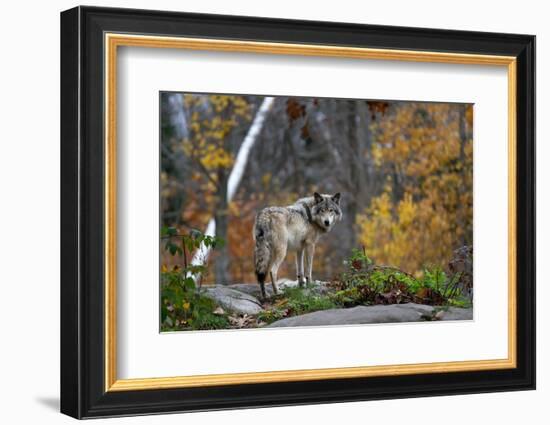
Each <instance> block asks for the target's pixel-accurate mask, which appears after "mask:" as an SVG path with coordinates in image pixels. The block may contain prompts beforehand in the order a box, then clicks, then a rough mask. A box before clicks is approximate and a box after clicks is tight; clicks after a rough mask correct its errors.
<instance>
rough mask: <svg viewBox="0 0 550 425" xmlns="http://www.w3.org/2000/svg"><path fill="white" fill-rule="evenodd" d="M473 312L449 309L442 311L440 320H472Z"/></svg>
mask: <svg viewBox="0 0 550 425" xmlns="http://www.w3.org/2000/svg"><path fill="white" fill-rule="evenodd" d="M473 318H474V311H473V309H471V308H459V307H450V308H449V309H448V310H444V311H442V317H441V320H472V319H473Z"/></svg>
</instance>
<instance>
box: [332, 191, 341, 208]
mask: <svg viewBox="0 0 550 425" xmlns="http://www.w3.org/2000/svg"><path fill="white" fill-rule="evenodd" d="M332 200H333V201H334V203H335V204H336V205H340V192H338V193H337V194H336V195H334V196H333V197H332Z"/></svg>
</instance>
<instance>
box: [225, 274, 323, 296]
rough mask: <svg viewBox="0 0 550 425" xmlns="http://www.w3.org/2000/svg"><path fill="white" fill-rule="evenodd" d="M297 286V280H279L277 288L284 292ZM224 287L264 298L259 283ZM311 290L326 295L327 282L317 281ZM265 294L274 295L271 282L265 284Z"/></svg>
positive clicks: (235, 284) (311, 286)
mask: <svg viewBox="0 0 550 425" xmlns="http://www.w3.org/2000/svg"><path fill="white" fill-rule="evenodd" d="M296 286H298V281H297V280H290V279H279V280H278V281H277V288H279V291H283V290H284V289H285V288H295V287H296ZM222 287H225V288H231V289H235V290H237V291H240V292H244V293H245V294H248V295H252V296H253V297H256V298H258V299H260V298H261V296H262V294H261V291H260V285H259V284H257V283H234V284H232V285H227V286H222ZM309 289H310V290H311V291H312V292H315V293H318V294H325V293H326V292H328V289H327V287H326V282H321V281H315V282H314V283H312V284H311V285H310V288H309ZM265 292H266V294H267V296H268V297H271V296H272V295H273V286H272V285H271V281H269V282H266V283H265Z"/></svg>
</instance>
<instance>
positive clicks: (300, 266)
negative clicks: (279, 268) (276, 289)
mask: <svg viewBox="0 0 550 425" xmlns="http://www.w3.org/2000/svg"><path fill="white" fill-rule="evenodd" d="M296 278H297V280H298V285H299V286H300V287H303V286H304V282H305V276H304V249H303V248H300V249H299V250H298V251H297V252H296Z"/></svg>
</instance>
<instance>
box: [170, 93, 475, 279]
mask: <svg viewBox="0 0 550 425" xmlns="http://www.w3.org/2000/svg"><path fill="white" fill-rule="evenodd" d="M262 100H263V97H262V96H245V95H242V96H241V95H238V96H237V95H235V96H233V95H199V94H181V93H163V94H162V96H161V106H162V111H161V125H162V131H161V176H160V183H161V225H162V226H168V227H170V226H171V227H176V228H178V229H181V231H185V232H187V231H189V230H191V229H199V230H201V231H204V230H205V229H206V227H207V225H208V222H209V220H211V219H215V222H216V236H218V237H219V238H221V239H223V240H224V241H225V242H226V243H225V244H224V245H223V247H220V248H219V249H217V250H216V252H213V253H212V254H211V258H210V259H209V262H210V264H212V269H213V270H212V272H211V273H209V275H208V277H207V278H206V280H205V284H209V283H236V282H255V276H254V270H253V261H252V253H253V239H252V226H253V223H254V217H255V215H256V213H257V212H258V211H259V210H260V209H261V208H263V207H265V206H268V205H288V204H291V203H293V202H294V201H296V200H297V199H298V198H300V197H303V196H309V195H311V194H312V193H313V191H319V192H324V193H335V192H341V193H342V205H343V209H344V219H343V221H342V222H341V223H339V224H338V227H337V228H336V229H335V230H334V231H333V232H332V233H331V234H330V235H328V236H327V237H325V238H323V239H322V240H321V241H320V242H319V244H318V246H317V248H316V251H315V254H316V255H315V258H314V267H313V269H314V275H315V276H314V277H316V278H318V279H325V280H329V279H332V278H333V277H334V276H337V275H339V274H340V273H341V272H342V270H343V267H344V266H343V264H344V260H345V259H346V258H347V257H348V256H349V253H350V252H351V251H352V250H353V249H354V248H360V249H361V250H363V248H364V252H366V255H368V257H369V258H371V259H372V260H373V261H374V262H375V263H376V264H379V265H387V266H392V267H396V268H399V269H400V270H403V271H405V272H407V273H410V274H411V275H414V276H417V277H420V276H421V275H422V273H423V270H424V268H425V266H435V267H441V268H447V265H448V261H449V259H450V258H451V257H452V255H453V251H454V250H455V249H457V248H459V247H461V246H467V245H471V244H472V225H473V106H472V105H466V104H451V103H427V102H407V101H371V100H346V99H321V98H319V99H317V98H300V97H279V98H276V99H275V102H274V105H273V107H272V108H271V110H270V112H269V115H268V118H267V119H266V122H265V125H264V126H263V128H262V130H261V132H260V134H259V135H258V139H257V140H256V141H255V143H254V145H253V147H252V149H251V151H250V156H249V159H248V162H247V164H246V169H245V173H244V176H243V178H242V181H241V183H240V185H239V187H238V188H237V190H236V192H235V195H234V197H233V199H232V200H229V199H228V198H227V188H228V180H229V176H230V174H231V171H232V169H233V167H234V165H235V160H236V157H237V155H238V153H239V149H240V147H241V145H242V143H243V139H244V138H245V136H246V134H247V131H248V130H249V128H250V126H251V123H252V121H253V120H254V117H255V115H256V114H257V113H258V109H259V107H260V105H261V103H262ZM177 261H178V259H177V258H175V257H173V256H171V255H168V254H166V252H164V251H161V262H162V263H163V264H166V265H167V266H168V267H173V266H175V265H177V264H176V263H177ZM294 273H295V272H294V257H293V255H289V256H288V257H287V260H286V261H285V264H284V266H283V268H282V269H281V271H280V273H279V274H280V276H281V277H289V278H294V277H295V276H294Z"/></svg>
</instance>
